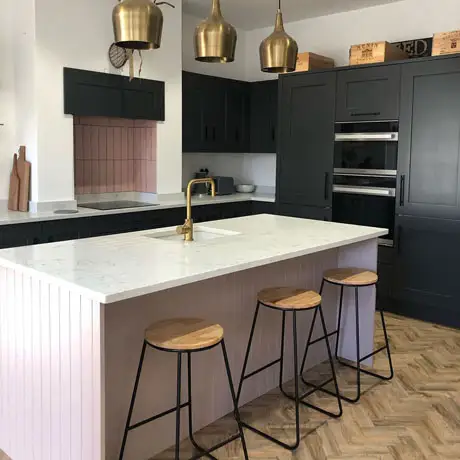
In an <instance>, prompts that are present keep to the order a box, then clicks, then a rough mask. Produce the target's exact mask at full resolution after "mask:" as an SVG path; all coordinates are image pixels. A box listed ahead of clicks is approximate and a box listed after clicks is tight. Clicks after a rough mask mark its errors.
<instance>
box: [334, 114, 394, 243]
mask: <svg viewBox="0 0 460 460" xmlns="http://www.w3.org/2000/svg"><path fill="white" fill-rule="evenodd" d="M397 162H398V123H397V122H371V123H340V124H337V125H336V136H335V153H334V181H333V193H334V195H333V205H332V219H333V221H334V222H343V223H348V224H355V225H366V226H371V227H382V228H387V229H388V231H389V234H388V235H387V236H385V237H383V238H381V239H380V240H379V243H380V244H382V245H386V246H392V245H393V232H394V225H395V205H396V202H395V197H396V176H397Z"/></svg>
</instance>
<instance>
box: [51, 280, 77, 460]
mask: <svg viewBox="0 0 460 460" xmlns="http://www.w3.org/2000/svg"><path fill="white" fill-rule="evenodd" d="M54 290H55V291H56V292H55V293H54V292H53V296H55V299H56V302H57V303H58V306H59V329H58V330H59V359H60V367H61V378H60V382H59V387H60V394H61V402H60V414H61V417H60V418H61V427H60V428H61V453H60V457H59V458H60V459H63V458H69V459H70V448H71V437H72V435H73V433H72V432H71V420H72V417H73V412H72V407H71V387H72V385H75V386H76V388H78V383H77V382H72V379H71V374H70V366H71V353H70V346H71V343H70V337H71V336H70V311H69V310H70V294H69V291H68V290H67V289H60V288H55V289H53V291H54ZM72 364H74V365H77V364H78V361H76V362H74V363H72Z"/></svg>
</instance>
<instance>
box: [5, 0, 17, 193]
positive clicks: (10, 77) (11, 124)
mask: <svg viewBox="0 0 460 460" xmlns="http://www.w3.org/2000/svg"><path fill="white" fill-rule="evenodd" d="M13 20H14V11H13V0H2V14H0V56H2V64H0V123H4V126H0V201H1V200H5V199H7V198H8V181H9V174H10V171H11V166H12V163H13V161H12V159H13V153H14V151H15V149H16V138H15V129H16V128H15V92H14V86H15V85H14V69H13V64H12V63H13V57H14V55H15V54H16V53H18V52H19V50H18V49H17V48H16V47H15V46H14V44H13Z"/></svg>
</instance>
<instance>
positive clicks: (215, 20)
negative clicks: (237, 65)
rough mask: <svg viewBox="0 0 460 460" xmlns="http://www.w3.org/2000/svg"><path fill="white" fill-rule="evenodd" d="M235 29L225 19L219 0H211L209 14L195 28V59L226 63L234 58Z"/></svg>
mask: <svg viewBox="0 0 460 460" xmlns="http://www.w3.org/2000/svg"><path fill="white" fill-rule="evenodd" d="M236 40H237V34H236V29H235V28H234V27H233V26H232V25H231V24H229V23H228V22H226V21H225V19H224V18H223V16H222V12H221V10H220V0H212V10H211V15H210V16H209V17H208V18H207V19H205V20H204V21H203V22H201V23H200V24H199V25H198V26H197V27H196V29H195V59H196V60H197V61H201V62H211V63H226V62H233V61H234V60H235V49H236Z"/></svg>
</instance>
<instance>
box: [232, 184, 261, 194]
mask: <svg viewBox="0 0 460 460" xmlns="http://www.w3.org/2000/svg"><path fill="white" fill-rule="evenodd" d="M255 189H256V186H255V185H237V186H236V191H237V192H238V193H253V192H254V191H255Z"/></svg>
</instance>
